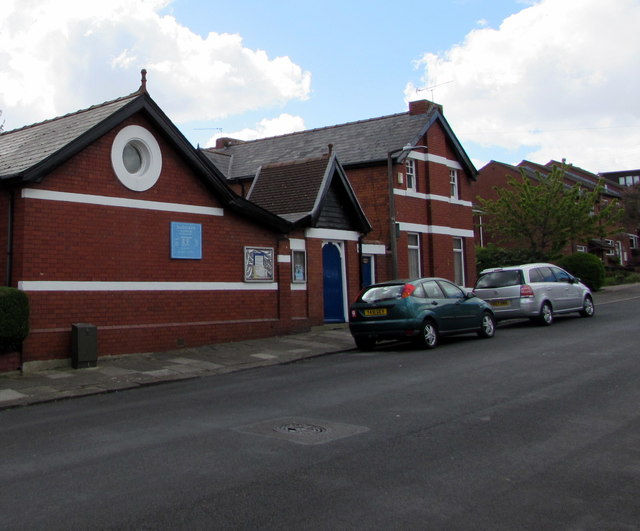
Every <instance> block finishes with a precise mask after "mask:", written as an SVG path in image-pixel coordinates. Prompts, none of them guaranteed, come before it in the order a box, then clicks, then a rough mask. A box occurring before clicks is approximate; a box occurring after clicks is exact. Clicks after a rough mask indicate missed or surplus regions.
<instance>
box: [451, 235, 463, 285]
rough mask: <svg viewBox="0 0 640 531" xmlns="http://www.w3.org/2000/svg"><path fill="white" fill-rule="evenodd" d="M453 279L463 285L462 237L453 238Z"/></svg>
mask: <svg viewBox="0 0 640 531" xmlns="http://www.w3.org/2000/svg"><path fill="white" fill-rule="evenodd" d="M453 275H454V279H453V281H454V282H455V283H456V284H458V286H464V283H465V278H464V239H463V238H453Z"/></svg>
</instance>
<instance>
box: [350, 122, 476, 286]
mask: <svg viewBox="0 0 640 531" xmlns="http://www.w3.org/2000/svg"><path fill="white" fill-rule="evenodd" d="M417 144H426V145H427V146H429V154H430V155H436V156H439V157H444V158H446V159H448V160H452V161H455V160H457V155H456V152H455V149H454V147H453V146H452V145H451V143H450V141H449V139H448V137H447V135H446V132H445V131H444V129H443V128H442V126H441V125H440V124H439V123H437V122H436V123H435V124H434V125H433V126H432V127H431V128H430V129H429V131H428V132H427V134H426V137H425V138H423V139H422V140H420V141H419V142H417ZM415 167H416V176H417V192H418V193H420V194H434V195H438V196H443V197H445V198H448V197H449V196H450V179H449V167H447V166H445V165H443V164H441V163H436V162H421V161H416V162H415ZM398 173H402V174H406V167H405V165H404V164H398V165H394V168H393V172H392V175H393V180H394V186H395V187H396V188H399V189H403V190H406V178H405V179H404V182H403V183H402V184H399V183H398V182H397V177H398ZM347 174H348V177H349V180H350V182H351V184H352V186H353V188H354V190H355V192H356V196H357V197H358V200H359V201H360V204H361V205H362V207H363V208H364V211H365V214H366V215H367V218H368V219H369V221H370V222H371V224H372V225H373V230H372V232H370V233H369V234H368V235H367V236H366V238H365V242H383V243H385V244H386V245H387V246H388V245H389V203H388V197H389V191H388V175H387V167H386V164H380V165H379V166H375V167H369V168H356V169H352V168H350V169H348V170H347ZM474 184H475V181H474V180H473V179H472V177H471V175H469V174H467V173H466V172H465V171H464V170H458V188H459V199H461V200H464V201H469V202H473V201H474V198H475V193H474ZM394 199H395V208H396V219H397V220H399V221H402V222H406V223H416V224H420V225H435V226H438V227H449V228H454V229H462V230H467V231H473V227H474V226H473V210H472V207H470V206H465V205H460V204H455V203H449V202H445V201H437V200H424V199H421V198H416V197H411V196H407V197H405V196H403V195H398V194H395V196H394ZM474 243H475V242H474V238H472V237H467V238H464V244H465V277H466V283H467V285H469V284H472V283H473V282H474V281H475V244H474ZM420 244H421V256H422V273H423V275H425V276H432V275H434V276H442V277H445V278H449V279H451V280H453V278H454V269H453V237H452V236H446V235H438V234H426V233H423V234H420ZM376 265H377V268H376V274H377V280H386V279H389V278H390V277H391V259H390V256H389V254H387V256H376ZM398 271H399V276H401V277H405V276H406V275H407V273H408V255H407V239H406V234H404V233H401V234H400V237H399V239H398Z"/></svg>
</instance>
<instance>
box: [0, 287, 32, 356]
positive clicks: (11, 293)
mask: <svg viewBox="0 0 640 531" xmlns="http://www.w3.org/2000/svg"><path fill="white" fill-rule="evenodd" d="M28 334H29V299H28V298H27V295H26V294H25V293H24V292H23V291H20V290H18V289H15V288H6V287H0V351H2V350H9V349H12V348H15V347H17V346H19V345H20V343H22V341H24V339H25V338H26V337H27V335H28Z"/></svg>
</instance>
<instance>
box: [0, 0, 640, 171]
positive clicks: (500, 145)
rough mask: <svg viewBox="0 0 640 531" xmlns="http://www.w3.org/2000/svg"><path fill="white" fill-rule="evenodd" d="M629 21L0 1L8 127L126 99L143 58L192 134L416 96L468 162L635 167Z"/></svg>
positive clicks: (577, 9)
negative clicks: (436, 110)
mask: <svg viewBox="0 0 640 531" xmlns="http://www.w3.org/2000/svg"><path fill="white" fill-rule="evenodd" d="M638 27H640V0H609V1H608V2H602V1H601V0H530V1H525V0H438V1H435V0H423V1H421V2H418V1H414V0H407V1H405V2H403V3H401V4H400V5H397V6H391V5H390V4H389V3H388V2H379V1H369V2H365V1H361V0H351V1H347V0H342V1H334V0H325V1H323V2H299V1H297V2H294V1H291V0H284V1H273V2H267V1H257V0H253V1H243V0H236V1H235V2H220V1H215V0H214V1H212V0H208V1H206V0H138V1H135V2H131V1H130V0H110V1H109V2H100V3H98V2H87V1H86V0H28V1H27V0H3V9H2V10H1V11H0V50H2V53H0V110H1V111H2V112H3V115H2V117H0V123H2V121H3V120H4V129H5V130H11V129H14V128H18V127H22V126H24V125H27V124H30V123H34V122H38V121H41V120H44V119H49V118H52V117H55V116H59V115H62V114H65V113H68V112H73V111H75V110H78V109H82V108H86V107H88V106H91V105H94V104H96V103H100V102H103V101H107V100H110V99H113V98H116V97H119V96H122V95H126V94H128V93H130V92H133V91H135V90H136V89H137V88H138V86H139V83H140V74H139V72H140V70H141V68H146V69H147V70H148V89H149V92H150V94H151V96H152V97H153V98H154V100H155V101H156V102H157V103H158V104H159V105H160V106H161V107H162V109H163V110H164V111H165V112H166V113H167V114H168V116H169V117H170V118H171V119H172V120H173V121H174V123H176V125H178V127H179V128H180V129H181V131H182V132H183V133H184V134H185V136H186V137H187V138H188V139H189V140H190V141H191V142H192V143H193V144H194V145H197V144H199V145H201V146H208V145H211V143H212V142H214V141H215V137H216V136H221V135H222V136H236V137H238V138H243V139H252V138H259V137H264V136H273V135H277V134H284V133H287V132H292V131H296V130H301V129H309V128H316V127H324V126H330V125H335V124H339V123H345V122H350V121H354V120H361V119H367V118H372V117H376V116H383V115H387V114H393V113H398V112H404V111H405V110H406V109H407V102H408V101H412V100H415V99H424V98H426V99H433V100H435V101H436V102H437V103H440V104H442V105H443V106H444V113H445V116H446V118H447V120H448V121H449V123H450V124H451V125H452V127H453V129H454V131H455V133H456V135H457V136H458V138H459V139H460V141H461V142H462V145H463V146H464V148H465V150H466V151H467V153H468V154H469V156H470V157H471V158H472V160H473V161H474V163H475V164H476V166H477V167H478V168H480V167H481V166H482V165H483V164H484V163H486V162H488V161H489V160H491V159H494V160H500V161H502V162H507V163H513V164H517V163H518V162H519V161H520V160H522V159H524V158H526V159H529V160H532V161H534V162H539V163H545V162H547V161H548V160H550V159H556V160H559V159H562V158H566V159H567V161H569V162H572V163H574V164H576V165H578V166H581V167H583V168H585V169H587V170H590V171H594V172H597V171H613V170H622V169H635V168H639V167H640V106H638V104H637V87H638V86H640V69H639V68H638V57H640V36H639V34H638V32H637V28H638ZM621 37H624V38H623V39H622V38H621ZM429 87H433V88H429Z"/></svg>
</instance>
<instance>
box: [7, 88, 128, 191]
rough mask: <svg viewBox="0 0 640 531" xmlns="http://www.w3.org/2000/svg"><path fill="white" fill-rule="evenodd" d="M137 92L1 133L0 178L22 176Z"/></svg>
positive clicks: (96, 123)
mask: <svg viewBox="0 0 640 531" xmlns="http://www.w3.org/2000/svg"><path fill="white" fill-rule="evenodd" d="M138 96H139V94H138V93H134V94H131V95H129V96H126V97H123V98H118V99H117V100H113V101H110V102H106V103H103V104H101V105H95V106H93V107H90V108H88V109H85V110H82V111H78V112H75V113H71V114H67V115H65V116H61V117H59V118H54V119H52V120H47V121H45V122H41V123H37V124H33V125H29V126H26V127H23V128H21V129H14V130H12V131H6V132H3V133H1V134H0V179H8V178H12V177H14V178H15V177H18V176H21V175H24V174H25V173H26V172H27V171H28V170H30V169H32V168H34V167H37V166H38V165H39V164H43V163H44V162H45V161H46V160H47V159H49V158H50V157H52V156H53V155H55V154H56V153H58V152H59V151H60V150H62V149H64V148H65V147H67V146H69V145H71V144H72V143H74V142H76V141H77V139H78V138H79V137H81V136H82V135H84V134H85V133H87V132H88V131H90V130H91V129H92V128H93V127H95V126H96V125H98V124H100V123H102V122H104V121H105V120H106V119H107V118H109V117H110V116H112V115H113V114H114V113H115V112H117V111H119V110H120V109H122V108H123V107H125V106H126V105H128V104H130V103H131V101H133V100H134V99H135V98H136V97H138Z"/></svg>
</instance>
